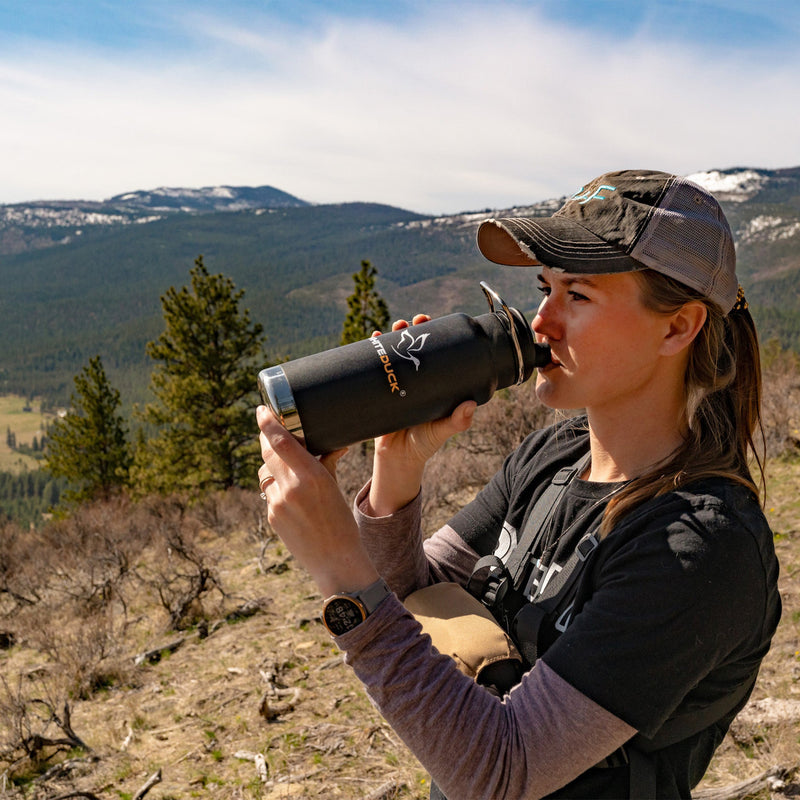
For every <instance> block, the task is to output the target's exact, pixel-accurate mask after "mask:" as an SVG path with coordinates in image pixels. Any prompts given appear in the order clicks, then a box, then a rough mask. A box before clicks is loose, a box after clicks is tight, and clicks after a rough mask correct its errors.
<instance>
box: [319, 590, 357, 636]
mask: <svg viewBox="0 0 800 800" xmlns="http://www.w3.org/2000/svg"><path fill="white" fill-rule="evenodd" d="M366 618H367V614H366V612H365V610H364V607H363V606H362V605H361V603H359V602H358V601H357V600H354V599H353V598H352V597H332V598H331V599H330V600H328V602H327V603H326V604H325V610H324V611H323V612H322V620H323V622H324V623H325V627H326V628H327V629H328V630H329V631H330V632H331V633H332V634H333V635H334V636H341V635H342V634H343V633H347V631H351V630H353V628H355V627H356V625H360V624H361V623H362V622H363V621H364V620H365V619H366Z"/></svg>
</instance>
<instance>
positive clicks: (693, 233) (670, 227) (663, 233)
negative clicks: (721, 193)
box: [631, 182, 732, 296]
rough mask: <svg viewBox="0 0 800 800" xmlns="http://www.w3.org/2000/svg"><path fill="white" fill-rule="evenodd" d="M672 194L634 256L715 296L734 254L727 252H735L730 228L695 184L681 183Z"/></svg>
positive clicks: (682, 281)
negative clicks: (725, 268) (729, 250)
mask: <svg viewBox="0 0 800 800" xmlns="http://www.w3.org/2000/svg"><path fill="white" fill-rule="evenodd" d="M670 195H671V196H669V197H667V198H665V202H664V203H663V204H662V205H661V207H660V208H659V209H658V210H657V211H656V212H655V215H654V218H653V219H652V220H651V222H650V224H649V225H648V230H647V234H646V237H643V240H641V241H640V242H639V243H638V245H637V247H636V248H635V250H636V251H638V252H636V254H635V255H634V253H632V254H631V255H634V257H635V258H638V259H639V260H640V261H642V262H643V263H645V264H647V266H649V267H652V268H653V269H655V270H656V271H658V272H662V273H664V274H666V275H670V276H672V277H674V278H675V279H676V280H678V281H680V282H681V283H685V284H687V285H688V286H692V287H693V288H695V289H697V290H698V291H700V292H702V293H703V294H705V295H707V296H714V295H716V294H718V293H719V289H721V288H722V287H718V289H717V291H716V292H715V291H714V288H715V282H716V281H717V278H718V276H719V275H720V273H724V270H723V269H722V267H723V264H724V263H725V260H726V258H730V257H731V255H732V254H731V253H730V252H725V250H728V249H732V239H731V236H730V233H729V232H727V231H722V230H721V228H722V227H723V226H724V227H725V228H727V225H726V223H725V222H723V221H721V220H720V218H719V216H718V215H717V213H716V208H715V207H712V206H710V204H709V203H708V201H707V200H706V197H705V196H704V195H703V194H701V193H700V192H697V191H693V187H692V186H691V184H687V183H681V182H677V183H676V185H675V186H674V187H673V189H672V191H671V192H670ZM726 234H727V235H726ZM726 244H727V246H726ZM723 291H724V290H723Z"/></svg>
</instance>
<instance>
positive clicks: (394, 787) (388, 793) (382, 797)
mask: <svg viewBox="0 0 800 800" xmlns="http://www.w3.org/2000/svg"><path fill="white" fill-rule="evenodd" d="M405 786H406V783H405V781H387V782H386V783H384V784H381V785H380V786H379V787H378V788H377V789H376V790H375V791H374V792H370V793H369V794H368V795H367V796H366V797H365V798H364V800H390V798H392V797H397V795H398V793H399V792H400V790H401V789H404V788H405Z"/></svg>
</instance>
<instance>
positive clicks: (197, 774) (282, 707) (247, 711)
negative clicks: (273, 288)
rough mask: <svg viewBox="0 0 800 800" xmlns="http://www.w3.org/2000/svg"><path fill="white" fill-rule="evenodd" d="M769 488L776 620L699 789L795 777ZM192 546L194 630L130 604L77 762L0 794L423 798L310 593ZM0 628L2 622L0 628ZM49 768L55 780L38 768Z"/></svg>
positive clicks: (79, 712)
mask: <svg viewBox="0 0 800 800" xmlns="http://www.w3.org/2000/svg"><path fill="white" fill-rule="evenodd" d="M770 486H771V494H770V498H769V501H768V506H767V511H768V513H769V516H770V519H771V522H772V524H773V528H774V531H775V535H776V546H777V549H778V552H779V555H780V558H781V568H782V574H781V595H782V598H783V602H784V613H783V620H782V622H781V626H780V629H779V631H778V635H777V637H776V639H775V642H774V646H773V648H772V651H771V652H770V654H769V656H768V658H767V660H766V662H765V664H764V667H763V670H762V673H761V676H760V678H759V681H758V684H757V686H756V689H755V692H754V695H753V699H752V701H751V703H750V704H749V705H748V707H747V708H746V709H745V711H744V712H743V714H742V715H741V716H740V718H739V719H738V720H737V721H736V723H735V724H734V726H733V728H732V730H731V733H730V734H729V736H728V737H727V738H726V740H725V742H724V743H723V745H722V747H721V748H720V750H719V751H718V753H717V756H716V757H715V759H714V762H713V763H712V766H711V769H710V770H709V772H708V774H707V776H706V778H705V779H704V781H703V783H702V784H701V787H700V788H701V789H703V790H713V789H715V788H718V787H721V786H726V785H729V784H732V783H736V782H738V781H742V780H744V779H746V778H753V777H755V776H758V775H760V774H762V773H764V772H765V771H766V770H768V769H770V768H772V767H774V766H780V767H783V768H785V769H790V768H793V767H797V766H798V765H800V493H799V492H798V491H797V489H798V487H800V465H798V464H796V463H795V464H788V463H778V464H774V465H773V466H772V475H771V480H770ZM247 502H252V503H253V506H254V508H255V507H256V506H257V504H259V503H260V502H261V501H260V500H259V499H258V497H257V496H256V495H253V496H252V497H250V496H248V500H247ZM201 543H202V545H203V547H204V548H205V549H206V551H207V552H208V553H209V554H211V555H212V556H213V558H214V560H215V563H216V568H217V571H218V574H219V576H220V578H221V582H222V585H223V586H224V588H225V596H224V597H223V596H222V595H221V594H220V593H218V592H211V593H209V595H208V596H207V597H206V598H205V599H204V607H203V609H202V614H201V615H200V617H201V618H203V617H204V618H205V619H207V620H208V622H207V623H206V622H203V621H202V619H201V622H200V624H198V625H197V626H195V627H193V628H192V629H190V630H189V631H186V632H183V633H175V632H167V617H166V614H165V612H164V611H163V609H159V608H158V606H157V604H155V603H154V599H153V597H152V596H150V595H148V594H147V592H144V591H143V592H142V593H141V594H140V595H137V596H136V597H134V598H132V599H129V602H128V607H127V612H126V620H127V625H126V635H125V640H124V648H125V653H124V658H123V659H122V661H123V662H124V664H125V665H126V666H125V668H124V669H123V670H121V672H120V674H119V677H118V678H117V680H115V681H112V682H110V683H109V685H107V686H104V687H102V688H101V689H100V690H99V691H97V692H95V693H94V694H93V695H92V696H91V697H89V698H87V699H78V698H72V699H71V701H70V709H71V726H72V729H73V730H74V732H75V733H76V734H77V735H78V736H79V737H80V738H81V739H82V740H83V741H84V742H85V743H86V744H87V745H88V747H89V748H90V750H89V751H88V752H87V751H83V750H81V749H76V750H73V751H71V752H68V753H65V754H60V755H59V756H58V758H56V759H54V761H53V762H48V763H47V764H43V765H40V766H39V768H38V771H36V772H33V771H31V772H29V773H28V774H27V775H26V776H25V778H24V779H19V778H18V780H17V781H16V782H12V781H10V780H9V779H8V775H6V776H5V777H2V773H1V772H0V797H9V798H11V797H23V796H24V797H28V798H37V800H44V799H45V798H47V800H54V798H57V797H66V796H68V795H69V796H84V797H91V796H94V797H96V798H103V799H104V800H105V799H106V798H121V799H122V800H125V799H126V798H127V799H130V798H137V797H138V798H141V797H142V796H143V795H142V791H143V790H145V787H146V786H147V785H148V781H151V783H150V786H151V788H150V789H148V790H146V791H145V793H146V794H147V797H148V800H158V799H160V800H170V799H172V800H178V799H181V800H182V799H183V798H192V797H205V798H260V799H262V800H263V799H268V800H277V799H278V798H343V799H344V800H351V799H355V798H360V799H361V800H366V799H367V798H370V799H371V800H386V799H388V798H406V799H412V798H420V799H421V798H425V797H427V796H428V792H429V788H430V783H429V776H428V775H427V773H426V772H425V770H424V769H422V767H421V766H420V765H419V763H418V762H417V761H416V759H415V758H414V757H413V756H412V755H411V754H410V753H409V752H408V750H407V749H406V748H405V747H404V746H403V744H402V743H401V742H400V741H398V739H397V737H396V736H395V734H394V733H393V732H392V730H391V729H390V728H389V727H388V725H387V724H386V723H385V722H383V720H382V719H381V717H380V715H379V714H378V713H377V712H376V711H375V709H374V708H373V707H372V706H371V705H370V703H369V701H368V699H367V698H366V696H365V694H364V692H363V690H362V689H361V687H360V685H359V684H358V682H357V681H356V679H355V678H354V676H353V674H352V673H351V671H350V670H349V668H348V667H346V666H345V665H344V664H343V661H342V658H341V655H340V654H339V652H338V651H337V649H336V648H335V646H334V645H333V643H332V642H331V640H330V638H329V636H328V635H327V632H326V631H325V630H324V628H323V627H322V625H321V624H320V622H319V621H318V614H319V610H320V601H321V597H320V596H319V595H318V593H317V592H316V591H315V590H314V589H313V588H312V585H311V584H310V582H309V580H308V578H307V576H306V575H305V573H304V572H303V571H302V570H300V569H298V567H297V566H296V565H295V563H294V561H293V560H292V559H291V557H290V556H289V555H288V553H287V552H286V551H285V549H284V548H283V546H282V545H281V544H280V542H278V541H277V540H274V539H272V540H269V541H268V542H267V543H266V546H265V547H264V548H263V553H262V552H261V548H262V543H260V542H259V541H257V540H256V539H255V538H254V536H253V533H252V531H248V530H244V529H242V530H238V531H235V532H233V533H228V534H225V535H224V536H221V535H219V534H212V533H210V532H208V531H206V532H205V533H203V534H202V542H201ZM237 609H239V613H238V618H237V613H236V610H237ZM253 611H254V612H255V613H251V612H253ZM65 624H67V623H65ZM4 627H5V628H8V627H12V628H13V621H12V620H9V619H0V630H2V629H3V628H4ZM17 634H18V638H17V640H16V644H14V645H13V646H12V647H10V649H6V650H2V651H0V672H2V675H3V676H4V677H5V679H6V680H7V681H8V682H9V684H13V685H17V684H15V683H14V682H15V681H16V680H17V676H23V677H22V678H21V680H22V681H23V684H24V685H26V686H30V687H34V686H38V685H39V682H41V686H43V687H44V686H45V685H46V677H47V675H48V674H49V673H50V672H52V670H54V666H53V664H52V663H51V661H50V660H49V659H48V658H47V657H45V656H44V655H43V654H42V652H41V651H40V650H38V649H36V648H34V647H33V646H32V644H31V643H32V641H33V638H32V637H33V632H32V631H27V632H26V631H17ZM145 653H149V654H150V655H149V656H148V657H143V654H145ZM137 656H138V657H139V658H138V663H137ZM63 759H66V761H65V762H64V764H65V766H64V767H63V768H62V770H61V772H60V773H59V772H57V771H56V772H51V773H49V774H48V773H46V772H45V770H46V769H47V768H49V767H51V766H53V764H54V763H55V762H56V761H58V760H63ZM0 769H2V765H0ZM43 774H44V775H46V777H44V778H43V777H42V776H43ZM151 779H152V780H151ZM798 781H800V779H798V777H797V776H796V773H794V772H791V771H789V772H788V773H785V774H784V780H783V783H782V785H777V784H776V786H775V788H773V789H772V790H770V789H762V790H760V791H759V792H757V793H756V794H755V795H753V796H757V797H759V798H768V797H770V796H772V797H790V796H791V797H800V786H798ZM75 792H84V794H83V795H75V794H70V793H75ZM770 792H771V794H770Z"/></svg>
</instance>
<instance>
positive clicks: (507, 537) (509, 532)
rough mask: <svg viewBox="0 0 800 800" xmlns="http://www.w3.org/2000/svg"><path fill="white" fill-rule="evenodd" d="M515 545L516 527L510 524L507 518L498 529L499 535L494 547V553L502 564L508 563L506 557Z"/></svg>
mask: <svg viewBox="0 0 800 800" xmlns="http://www.w3.org/2000/svg"><path fill="white" fill-rule="evenodd" d="M516 546H517V529H516V528H515V527H514V526H513V525H511V524H510V523H509V522H508V520H506V521H505V522H504V523H503V528H502V530H501V531H500V536H499V538H498V539H497V547H495V549H494V555H495V556H497V558H499V559H500V560H501V561H502V562H503V563H504V564H507V563H508V557H509V556H510V555H511V551H512V550H513V549H514V548H515V547H516Z"/></svg>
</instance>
